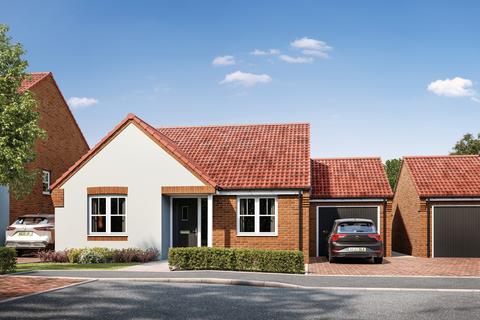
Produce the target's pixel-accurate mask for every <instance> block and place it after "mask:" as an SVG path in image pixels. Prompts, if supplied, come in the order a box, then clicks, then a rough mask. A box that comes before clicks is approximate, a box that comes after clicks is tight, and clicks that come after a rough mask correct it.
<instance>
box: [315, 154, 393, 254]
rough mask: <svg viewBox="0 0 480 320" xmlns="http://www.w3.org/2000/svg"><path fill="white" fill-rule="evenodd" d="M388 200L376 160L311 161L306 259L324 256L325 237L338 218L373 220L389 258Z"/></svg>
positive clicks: (390, 194) (387, 187) (387, 186)
mask: <svg viewBox="0 0 480 320" xmlns="http://www.w3.org/2000/svg"><path fill="white" fill-rule="evenodd" d="M392 198H393V192H392V189H391V188H390V184H389V183H388V178H387V175H386V173H385V170H384V167H383V164H382V161H381V159H380V158H377V157H368V158H367V157H363V158H328V159H312V190H311V195H310V256H324V255H326V254H327V248H328V242H327V236H328V234H329V233H330V232H331V229H332V226H333V222H334V220H335V219H341V218H366V219H371V220H373V221H374V222H375V224H376V226H377V231H379V232H380V234H381V235H382V238H383V240H384V254H385V255H386V256H390V255H391V237H392V233H391V225H392Z"/></svg>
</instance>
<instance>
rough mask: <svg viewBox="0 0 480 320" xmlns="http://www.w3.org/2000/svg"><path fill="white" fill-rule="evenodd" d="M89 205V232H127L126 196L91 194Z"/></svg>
mask: <svg viewBox="0 0 480 320" xmlns="http://www.w3.org/2000/svg"><path fill="white" fill-rule="evenodd" d="M89 207H90V208H89V215H90V217H89V221H90V223H89V225H90V227H89V234H121V233H126V232H127V198H126V197H124V196H103V195H102V196H91V197H90V198H89Z"/></svg>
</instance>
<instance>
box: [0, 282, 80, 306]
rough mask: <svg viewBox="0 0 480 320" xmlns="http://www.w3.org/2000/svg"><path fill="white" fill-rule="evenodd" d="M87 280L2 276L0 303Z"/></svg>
mask: <svg viewBox="0 0 480 320" xmlns="http://www.w3.org/2000/svg"><path fill="white" fill-rule="evenodd" d="M84 281H85V279H65V278H50V277H28V276H0V301H2V300H5V299H9V298H14V297H19V296H25V295H28V294H32V293H37V292H43V291H45V290H51V289H55V288H60V287H64V286H66V285H70V284H75V283H80V282H84Z"/></svg>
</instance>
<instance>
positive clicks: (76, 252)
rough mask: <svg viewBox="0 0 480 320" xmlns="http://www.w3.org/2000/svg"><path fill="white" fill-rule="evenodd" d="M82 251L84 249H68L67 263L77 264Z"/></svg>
mask: <svg viewBox="0 0 480 320" xmlns="http://www.w3.org/2000/svg"><path fill="white" fill-rule="evenodd" d="M83 250H84V249H68V250H67V256H68V262H70V263H78V257H80V254H81V253H82V251H83Z"/></svg>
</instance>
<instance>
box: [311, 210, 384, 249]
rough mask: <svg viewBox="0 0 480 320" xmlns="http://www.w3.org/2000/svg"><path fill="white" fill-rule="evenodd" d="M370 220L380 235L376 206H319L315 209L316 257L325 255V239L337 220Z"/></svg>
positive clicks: (326, 245)
mask: <svg viewBox="0 0 480 320" xmlns="http://www.w3.org/2000/svg"><path fill="white" fill-rule="evenodd" d="M346 218H361V219H370V220H372V221H373V222H374V223H375V226H376V227H377V231H378V232H379V233H380V224H379V219H380V208H379V207H378V206H358V207H357V206H319V207H318V208H317V223H318V226H317V230H318V233H319V234H318V256H325V255H327V250H328V242H327V237H328V235H329V234H330V232H331V231H332V227H333V223H334V221H335V220H337V219H346Z"/></svg>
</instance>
